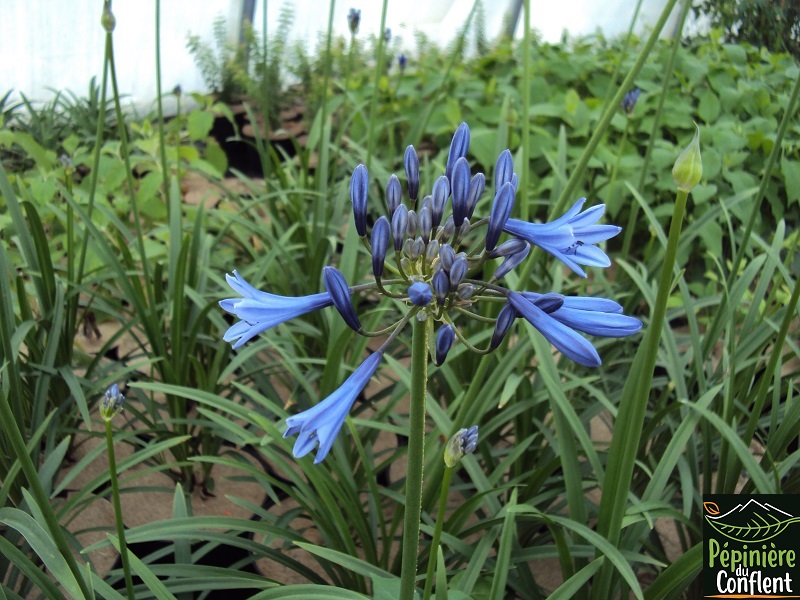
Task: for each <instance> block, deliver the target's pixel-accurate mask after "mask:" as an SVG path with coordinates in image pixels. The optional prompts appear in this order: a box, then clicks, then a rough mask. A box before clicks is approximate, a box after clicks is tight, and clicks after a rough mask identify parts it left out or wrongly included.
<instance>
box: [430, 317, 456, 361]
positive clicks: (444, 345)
mask: <svg viewBox="0 0 800 600" xmlns="http://www.w3.org/2000/svg"><path fill="white" fill-rule="evenodd" d="M455 339H456V330H455V328H454V327H453V326H452V325H450V324H449V323H445V324H444V325H442V326H441V327H440V328H439V332H438V333H437V334H436V357H435V358H434V361H433V362H434V364H435V365H436V366H437V367H441V366H442V365H443V364H444V361H445V359H446V358H447V353H448V352H449V351H450V348H451V347H452V346H453V342H454V341H455Z"/></svg>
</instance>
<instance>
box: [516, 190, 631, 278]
mask: <svg viewBox="0 0 800 600" xmlns="http://www.w3.org/2000/svg"><path fill="white" fill-rule="evenodd" d="M585 201H586V198H581V199H580V200H578V201H577V202H576V203H575V204H573V205H572V208H570V209H569V210H568V211H567V212H566V213H565V214H564V215H563V216H561V217H559V218H558V219H556V220H555V221H552V222H550V223H528V222H526V221H520V220H518V219H508V221H506V222H505V225H504V226H503V231H505V232H506V233H510V234H511V235H515V236H517V237H519V238H522V239H523V240H526V241H527V242H530V243H531V244H533V245H534V246H539V247H540V248H541V249H542V250H544V251H545V252H548V253H549V254H552V255H553V256H554V257H556V258H557V259H558V260H560V261H561V262H563V263H564V264H565V265H567V266H568V267H569V268H570V269H572V270H573V271H574V272H575V273H576V274H578V275H580V276H581V277H586V273H585V272H584V270H583V269H581V267H580V266H579V265H587V266H590V267H608V266H609V265H610V264H611V261H610V260H609V258H608V256H606V253H605V252H603V250H601V249H600V248H598V247H597V246H595V244H597V243H598V242H603V241H605V240H607V239H609V238H612V237H614V236H615V235H617V234H618V233H619V232H620V231H622V228H621V227H617V226H616V225H597V224H596V223H597V221H598V220H599V219H600V217H602V216H603V213H604V212H605V210H606V207H605V204H598V205H597V206H593V207H592V208H590V209H588V210H585V211H583V212H581V208H582V207H583V203H584V202H585Z"/></svg>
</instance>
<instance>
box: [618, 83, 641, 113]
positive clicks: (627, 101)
mask: <svg viewBox="0 0 800 600" xmlns="http://www.w3.org/2000/svg"><path fill="white" fill-rule="evenodd" d="M641 93H642V90H640V89H639V88H633V89H632V90H631V91H630V92H628V93H627V94H625V97H624V98H623V99H622V103H621V104H620V106H621V107H622V110H623V111H624V112H625V113H626V114H631V113H632V112H633V109H634V108H636V101H637V100H638V99H639V94H641Z"/></svg>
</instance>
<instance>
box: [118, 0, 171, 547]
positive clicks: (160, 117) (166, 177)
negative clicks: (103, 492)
mask: <svg viewBox="0 0 800 600" xmlns="http://www.w3.org/2000/svg"><path fill="white" fill-rule="evenodd" d="M156 108H157V110H158V147H159V152H160V154H161V172H162V175H163V186H164V202H165V203H166V205H167V214H169V207H170V202H169V171H168V170H167V169H168V166H167V145H166V142H165V141H164V107H163V103H162V98H161V0H156ZM178 160H179V161H180V156H179V157H178ZM178 184H179V185H180V180H178ZM120 544H123V541H122V540H120Z"/></svg>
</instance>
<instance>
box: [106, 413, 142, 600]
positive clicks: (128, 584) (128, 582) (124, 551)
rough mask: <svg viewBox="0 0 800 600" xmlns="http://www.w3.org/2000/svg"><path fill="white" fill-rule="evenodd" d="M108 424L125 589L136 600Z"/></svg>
mask: <svg viewBox="0 0 800 600" xmlns="http://www.w3.org/2000/svg"><path fill="white" fill-rule="evenodd" d="M105 424H106V450H107V451H108V476H109V478H110V480H111V500H112V502H113V504H114V519H115V521H116V523H117V537H118V538H119V558H120V560H121V561H122V571H123V573H124V574H125V589H126V590H127V592H128V600H135V598H136V596H134V594H133V579H132V578H131V565H130V561H129V560H128V546H127V543H126V542H125V524H124V523H123V522H122V505H121V504H120V500H119V482H118V481H117V458H116V455H115V454H114V433H113V431H112V430H111V421H110V420H107V421H106V422H105Z"/></svg>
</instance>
